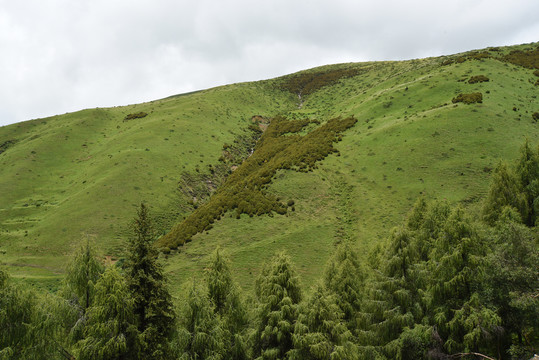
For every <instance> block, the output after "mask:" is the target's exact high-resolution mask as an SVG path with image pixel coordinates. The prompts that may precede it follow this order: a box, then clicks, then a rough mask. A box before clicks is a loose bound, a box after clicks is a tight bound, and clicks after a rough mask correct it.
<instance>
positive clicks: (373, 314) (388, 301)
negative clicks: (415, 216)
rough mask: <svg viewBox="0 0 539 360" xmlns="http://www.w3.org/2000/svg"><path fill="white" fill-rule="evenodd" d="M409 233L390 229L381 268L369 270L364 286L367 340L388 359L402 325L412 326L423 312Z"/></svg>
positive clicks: (393, 353) (392, 355)
mask: <svg viewBox="0 0 539 360" xmlns="http://www.w3.org/2000/svg"><path fill="white" fill-rule="evenodd" d="M414 241H415V239H414V236H413V232H411V231H410V230H407V229H394V230H393V231H392V233H391V235H390V239H389V247H388V249H387V251H386V252H385V257H384V259H385V261H384V262H383V263H382V266H381V269H380V270H381V271H379V272H373V276H371V281H370V282H369V283H368V285H369V286H367V292H366V294H367V297H366V299H365V301H364V303H363V310H362V312H361V316H363V317H365V318H366V319H365V322H366V323H368V324H370V326H369V330H370V331H369V332H367V333H365V335H364V336H367V335H369V337H368V341H367V343H369V344H370V345H372V346H374V347H375V349H376V351H377V353H379V354H380V355H384V356H385V357H386V358H388V359H393V358H396V357H398V354H399V352H400V340H399V337H400V335H401V334H402V333H403V331H404V330H405V328H406V327H413V325H414V324H415V323H416V322H420V319H421V317H422V315H423V309H422V306H421V301H420V299H421V296H420V293H419V286H420V283H419V281H418V279H417V274H416V271H415V266H416V264H417V263H418V262H419V258H418V255H417V253H416V252H415V246H414V245H415V244H414Z"/></svg>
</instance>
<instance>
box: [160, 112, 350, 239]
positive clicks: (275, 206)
mask: <svg viewBox="0 0 539 360" xmlns="http://www.w3.org/2000/svg"><path fill="white" fill-rule="evenodd" d="M310 123H312V122H311V121H310V120H308V119H305V120H287V119H286V118H283V117H276V118H274V119H273V120H272V121H271V123H270V125H269V126H268V128H267V129H266V131H265V132H264V133H263V134H262V136H261V138H260V140H259V141H258V142H257V143H256V146H255V147H254V152H253V153H252V154H251V156H250V157H248V158H247V159H245V161H244V162H243V163H241V164H240V165H239V166H238V167H237V169H236V170H235V171H234V172H232V173H231V174H230V175H229V176H228V178H227V179H226V181H225V182H224V183H223V184H222V186H220V187H219V188H218V189H217V190H216V191H215V192H214V193H213V195H212V196H211V198H210V199H209V202H207V203H205V204H203V205H201V206H200V207H199V208H198V209H196V210H195V211H194V212H193V213H192V214H191V215H190V216H188V217H187V218H186V219H185V220H184V221H183V222H181V223H179V224H177V225H176V226H175V227H174V228H173V229H172V230H171V231H170V232H169V233H168V234H167V235H165V236H163V237H162V238H161V239H159V241H158V245H159V246H161V247H165V246H168V247H169V248H173V246H181V245H183V244H185V243H186V242H189V241H191V238H192V237H193V236H194V235H195V234H197V233H199V232H203V231H205V230H209V229H210V228H211V226H212V225H211V224H212V223H213V222H214V221H215V220H216V219H219V218H221V217H222V216H223V215H224V214H225V213H226V212H228V211H229V210H234V211H235V215H236V217H237V218H240V217H241V215H242V214H247V215H249V216H255V215H257V216H260V215H263V214H268V215H270V216H271V215H272V214H273V213H277V214H281V215H284V214H286V212H287V208H288V207H289V206H290V205H289V204H290V202H288V203H286V204H285V203H282V202H281V201H280V200H279V199H278V198H277V197H276V196H275V195H273V194H269V193H268V192H267V191H266V190H267V186H268V184H270V183H271V181H272V179H273V177H274V176H275V174H276V173H277V171H278V170H284V169H292V170H296V171H300V172H307V171H311V170H312V169H314V168H316V162H318V161H320V160H322V159H324V158H325V157H326V156H328V155H329V154H331V153H334V152H337V150H336V149H335V148H334V147H333V143H334V142H336V141H338V140H339V137H340V135H341V133H342V132H343V131H345V130H346V129H348V128H350V127H351V126H353V125H354V124H355V123H356V119H354V118H346V119H332V120H329V121H328V122H327V123H325V124H323V125H321V126H319V127H318V128H316V129H314V130H312V131H311V132H309V133H308V134H307V135H305V136H300V135H298V134H297V133H298V132H299V131H301V130H302V129H303V128H305V127H306V126H307V125H309V124H310ZM287 205H288V206H287ZM292 205H293V203H292Z"/></svg>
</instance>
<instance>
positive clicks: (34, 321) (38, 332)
mask: <svg viewBox="0 0 539 360" xmlns="http://www.w3.org/2000/svg"><path fill="white" fill-rule="evenodd" d="M38 300H39V297H38V296H37V294H35V293H34V292H33V291H31V290H27V289H23V288H21V287H20V286H18V285H14V284H12V283H11V281H10V279H9V276H8V274H7V273H6V272H5V271H4V270H2V269H0V326H1V329H0V359H2V360H4V359H6V360H7V359H9V360H18V359H21V360H25V359H37V360H39V359H51V358H54V357H55V356H57V355H58V347H57V344H56V341H55V335H56V329H55V327H54V324H55V323H54V319H53V317H52V315H51V313H49V312H48V311H47V307H45V306H42V304H41V303H40V302H39V301H38Z"/></svg>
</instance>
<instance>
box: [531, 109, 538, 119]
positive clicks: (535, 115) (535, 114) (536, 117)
mask: <svg viewBox="0 0 539 360" xmlns="http://www.w3.org/2000/svg"><path fill="white" fill-rule="evenodd" d="M532 119H533V120H534V121H538V120H539V111H536V112H534V113H533V114H532Z"/></svg>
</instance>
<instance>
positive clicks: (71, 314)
mask: <svg viewBox="0 0 539 360" xmlns="http://www.w3.org/2000/svg"><path fill="white" fill-rule="evenodd" d="M103 271H104V268H103V265H102V264H101V262H100V261H99V260H98V259H97V256H96V254H95V250H94V248H93V247H92V246H91V245H90V243H89V241H86V244H84V245H83V246H81V247H80V248H79V250H78V251H77V253H75V255H74V256H73V260H72V261H71V262H70V263H69V264H68V266H67V272H66V277H65V279H64V283H63V287H62V289H61V290H60V295H61V298H63V299H66V300H67V301H66V302H65V303H63V304H62V303H58V302H54V303H55V306H56V309H55V311H54V312H55V313H56V314H57V315H56V319H57V321H58V322H59V326H60V327H61V328H63V329H64V331H65V336H63V337H62V339H61V340H62V341H61V342H62V345H63V346H64V347H69V346H71V345H72V344H74V343H76V342H77V341H79V340H81V339H82V337H83V331H84V326H85V324H86V320H87V318H86V311H87V310H88V308H89V307H90V306H91V305H92V304H93V300H94V295H95V284H96V283H97V281H98V280H99V278H100V276H101V274H102V273H103Z"/></svg>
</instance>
